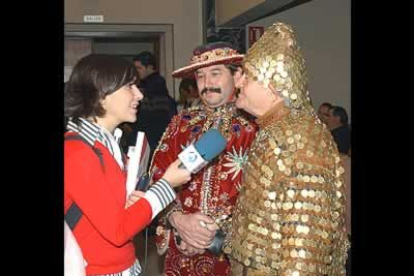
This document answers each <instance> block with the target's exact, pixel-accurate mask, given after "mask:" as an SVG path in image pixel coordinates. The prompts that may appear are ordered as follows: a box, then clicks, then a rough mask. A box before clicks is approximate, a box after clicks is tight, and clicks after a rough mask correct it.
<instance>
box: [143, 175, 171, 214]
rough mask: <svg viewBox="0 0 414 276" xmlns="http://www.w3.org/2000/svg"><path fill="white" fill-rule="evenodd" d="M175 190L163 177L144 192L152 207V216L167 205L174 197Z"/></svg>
mask: <svg viewBox="0 0 414 276" xmlns="http://www.w3.org/2000/svg"><path fill="white" fill-rule="evenodd" d="M175 196H176V195H175V191H174V189H173V188H171V186H170V184H169V183H168V182H167V181H166V180H165V179H163V178H161V179H160V180H158V181H157V182H156V183H155V184H154V185H152V186H151V187H150V188H149V189H148V191H147V192H146V193H145V196H144V198H145V199H146V200H148V202H149V203H150V205H151V208H152V218H151V219H154V218H155V216H156V215H158V213H159V212H161V211H162V210H163V209H164V208H165V207H167V206H168V205H169V204H170V203H171V202H173V200H174V199H175Z"/></svg>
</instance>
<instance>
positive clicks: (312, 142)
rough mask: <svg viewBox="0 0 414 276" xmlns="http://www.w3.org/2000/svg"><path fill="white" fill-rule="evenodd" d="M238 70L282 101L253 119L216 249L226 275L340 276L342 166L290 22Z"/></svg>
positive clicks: (267, 36)
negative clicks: (226, 228) (224, 235)
mask: <svg viewBox="0 0 414 276" xmlns="http://www.w3.org/2000/svg"><path fill="white" fill-rule="evenodd" d="M244 69H245V72H246V73H247V74H248V76H249V78H252V79H253V80H257V81H259V82H260V83H262V84H263V85H264V86H265V87H268V86H269V85H271V86H272V87H274V88H275V89H276V91H277V92H278V93H279V95H280V96H281V97H282V98H283V100H284V101H283V102H281V103H279V104H277V105H276V106H274V107H273V108H272V109H271V110H270V111H268V112H267V113H266V114H265V115H264V116H263V117H260V118H259V119H258V120H257V122H258V124H259V129H260V131H259V133H258V135H257V137H256V139H255V141H254V142H253V144H252V147H251V149H250V153H249V159H248V162H247V164H246V165H245V166H246V167H245V168H244V175H243V181H242V188H241V191H240V195H239V198H238V200H237V203H236V210H235V213H234V215H233V220H232V229H231V233H230V235H229V236H228V240H227V242H226V246H225V248H224V251H225V252H226V253H228V254H230V255H231V257H232V274H233V275H242V274H241V273H244V274H243V275H292V276H301V275H345V262H346V257H347V255H346V252H347V249H348V247H349V244H348V241H347V235H346V232H345V197H344V194H345V192H344V179H343V176H342V174H343V172H344V169H343V168H342V167H341V165H340V157H339V154H338V151H337V149H336V146H335V143H334V141H333V139H332V137H331V134H330V132H329V130H328V129H327V128H326V125H324V124H323V123H321V121H320V120H319V119H318V118H317V116H316V114H315V112H314V110H313V107H312V104H311V100H310V97H309V94H308V92H307V80H306V74H305V67H304V60H303V58H302V56H301V54H300V49H299V47H298V45H297V42H296V38H295V35H294V33H293V31H292V29H291V27H290V26H288V25H285V24H283V23H275V24H273V26H271V27H270V28H269V29H268V30H267V31H266V32H265V33H264V34H263V36H262V37H261V38H260V40H259V41H258V42H257V43H256V44H254V45H253V47H252V48H251V49H249V51H248V52H247V54H246V57H245V60H244ZM243 270H244V271H243ZM242 271H243V272H242Z"/></svg>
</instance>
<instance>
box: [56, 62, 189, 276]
mask: <svg viewBox="0 0 414 276" xmlns="http://www.w3.org/2000/svg"><path fill="white" fill-rule="evenodd" d="M135 80H136V69H135V67H134V65H133V64H132V63H130V62H129V61H127V60H124V59H122V58H119V57H115V56H110V55H98V54H92V55H88V56H86V57H84V58H82V59H81V60H80V61H79V62H78V63H77V65H76V66H75V67H74V70H73V73H72V75H71V77H70V79H69V81H68V83H67V84H66V87H65V116H67V117H68V118H69V122H68V125H67V129H68V132H67V133H66V134H65V155H64V164H65V173H64V179H65V190H64V204H65V207H64V209H65V221H66V222H67V224H68V225H69V226H70V227H71V229H72V231H73V234H74V236H75V238H76V240H77V242H78V244H79V246H80V249H81V250H82V254H83V257H84V259H85V261H86V263H87V266H86V275H122V276H125V275H128V276H135V275H139V273H140V272H141V267H140V265H139V262H138V260H137V259H136V257H135V250H134V246H133V244H132V238H133V236H134V235H135V234H136V233H137V232H139V231H141V230H142V229H144V228H145V227H146V226H147V225H148V224H149V223H150V221H151V220H152V219H153V218H154V217H155V216H156V215H157V214H158V213H159V212H160V211H161V210H162V209H164V208H165V207H166V206H167V205H168V204H169V203H171V202H172V201H173V200H174V198H175V192H174V190H173V188H174V187H177V186H179V185H181V184H183V183H185V182H187V181H188V180H189V179H190V173H189V172H188V171H187V170H185V169H181V168H179V167H178V165H179V162H178V161H176V162H174V163H172V164H171V165H170V166H169V168H168V169H167V171H166V172H165V174H164V175H163V178H162V179H161V180H159V181H157V182H156V183H154V184H153V185H152V186H151V187H150V188H149V190H148V191H147V192H146V193H143V192H138V191H135V192H133V194H132V195H131V196H130V197H129V198H128V202H127V195H126V174H127V173H126V160H125V156H124V154H123V153H122V151H121V149H120V147H119V144H118V142H117V141H116V139H115V137H114V132H115V130H116V127H117V126H118V125H119V124H121V123H123V122H135V121H136V112H137V107H138V105H139V101H140V100H141V99H142V98H143V95H142V93H141V91H139V89H138V88H137V87H136V85H135ZM74 214H76V215H74ZM76 217H78V218H79V217H80V219H76ZM74 218H75V219H74ZM75 226H76V227H75Z"/></svg>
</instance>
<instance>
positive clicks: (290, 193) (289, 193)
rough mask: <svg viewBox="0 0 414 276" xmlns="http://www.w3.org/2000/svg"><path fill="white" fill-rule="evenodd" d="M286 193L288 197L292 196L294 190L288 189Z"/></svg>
mask: <svg viewBox="0 0 414 276" xmlns="http://www.w3.org/2000/svg"><path fill="white" fill-rule="evenodd" d="M287 195H288V197H294V195H295V191H294V190H288V191H287Z"/></svg>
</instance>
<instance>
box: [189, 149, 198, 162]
mask: <svg viewBox="0 0 414 276" xmlns="http://www.w3.org/2000/svg"><path fill="white" fill-rule="evenodd" d="M197 158H198V155H197V153H196V152H194V151H190V152H189V153H188V156H187V160H188V162H190V163H194V162H196V161H197Z"/></svg>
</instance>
